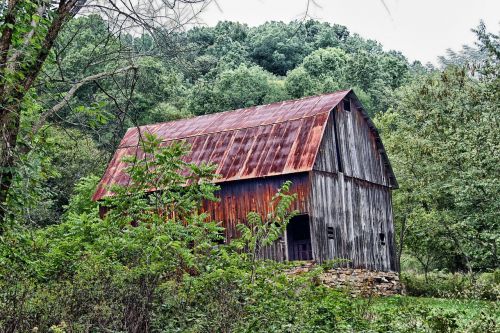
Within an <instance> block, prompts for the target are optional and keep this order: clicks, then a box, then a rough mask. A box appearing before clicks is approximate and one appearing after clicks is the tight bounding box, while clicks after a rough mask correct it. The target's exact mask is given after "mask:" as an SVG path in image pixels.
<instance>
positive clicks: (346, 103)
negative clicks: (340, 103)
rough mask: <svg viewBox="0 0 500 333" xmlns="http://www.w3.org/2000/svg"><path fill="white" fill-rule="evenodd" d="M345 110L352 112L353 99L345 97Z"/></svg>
mask: <svg viewBox="0 0 500 333" xmlns="http://www.w3.org/2000/svg"><path fill="white" fill-rule="evenodd" d="M344 111H347V112H351V101H350V100H348V99H344Z"/></svg>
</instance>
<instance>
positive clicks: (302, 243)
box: [286, 215, 313, 261]
mask: <svg viewBox="0 0 500 333" xmlns="http://www.w3.org/2000/svg"><path fill="white" fill-rule="evenodd" d="M286 239H287V245H288V260H290V261H292V260H312V259H313V257H312V247H311V231H310V229H309V215H298V216H295V217H294V218H292V220H291V221H290V223H289V224H288V226H287V228H286Z"/></svg>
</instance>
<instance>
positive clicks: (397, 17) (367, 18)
mask: <svg viewBox="0 0 500 333" xmlns="http://www.w3.org/2000/svg"><path fill="white" fill-rule="evenodd" d="M217 3H218V5H219V7H220V9H219V8H218V7H217V6H216V5H214V4H212V5H211V7H209V8H208V10H207V11H206V12H205V13H204V14H203V15H202V20H203V22H205V23H206V24H207V25H209V26H213V25H215V24H216V23H217V22H218V21H222V20H230V21H238V22H242V23H247V24H248V25H250V26H256V25H259V24H262V23H264V22H266V21H271V20H274V21H284V22H289V21H291V20H293V19H300V18H302V17H303V15H304V13H305V11H306V4H307V0H217ZM315 3H316V4H317V6H315V5H314V4H311V6H310V8H309V16H311V17H312V18H315V19H318V20H320V21H327V22H330V23H338V24H342V25H345V26H347V28H348V29H349V30H350V31H351V32H356V33H358V34H360V35H361V36H362V37H364V38H369V39H375V40H377V41H379V42H381V43H382V45H383V46H384V48H385V49H386V50H389V49H394V50H399V51H402V52H403V54H405V55H406V56H407V57H408V58H409V60H410V61H412V60H420V61H422V62H423V63H424V64H425V63H426V62H432V63H436V62H437V57H438V56H439V55H443V54H445V51H446V49H447V48H452V49H454V50H458V49H460V47H461V46H462V45H463V44H472V43H473V42H474V41H475V39H474V34H473V33H472V32H471V31H470V29H471V28H473V27H476V26H477V25H478V24H479V20H480V19H483V20H484V21H485V23H486V26H487V28H488V30H489V31H493V32H498V31H499V23H500V0H385V4H386V5H387V7H388V9H389V11H390V13H391V15H389V13H388V12H387V10H386V9H385V8H384V4H383V2H382V0H343V1H340V0H315Z"/></svg>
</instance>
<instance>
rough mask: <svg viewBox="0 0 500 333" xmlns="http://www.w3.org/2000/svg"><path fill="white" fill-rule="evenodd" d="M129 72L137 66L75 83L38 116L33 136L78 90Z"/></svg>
mask: <svg viewBox="0 0 500 333" xmlns="http://www.w3.org/2000/svg"><path fill="white" fill-rule="evenodd" d="M129 70H134V71H135V70H137V66H135V65H131V66H127V67H123V68H120V69H116V70H114V71H110V72H102V73H99V74H94V75H91V76H87V77H86V78H84V79H82V80H80V81H79V82H77V83H75V84H74V85H73V86H72V87H71V89H70V90H69V91H68V92H67V93H66V95H65V96H64V98H63V99H62V100H61V101H60V102H59V103H57V104H56V105H54V106H53V107H52V108H51V109H50V110H48V111H47V112H45V113H43V114H42V115H41V116H40V119H39V120H38V122H37V123H36V124H35V125H34V126H33V130H32V132H33V134H36V133H37V132H38V131H39V130H40V128H41V127H42V126H43V124H45V122H46V121H47V119H48V118H49V117H50V116H52V115H54V114H55V113H57V112H59V111H60V110H61V109H62V108H63V107H64V106H66V104H68V103H69V101H70V100H71V98H72V97H73V96H74V95H75V93H76V92H77V91H78V89H80V88H81V87H82V86H83V85H84V84H86V83H88V82H92V81H96V80H99V79H102V78H105V77H109V76H113V75H116V74H119V73H123V72H127V71H129Z"/></svg>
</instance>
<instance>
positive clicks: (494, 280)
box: [402, 269, 500, 301]
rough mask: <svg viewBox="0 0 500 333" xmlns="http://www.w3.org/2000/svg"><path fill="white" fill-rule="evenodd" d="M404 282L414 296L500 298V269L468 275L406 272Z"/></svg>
mask: <svg viewBox="0 0 500 333" xmlns="http://www.w3.org/2000/svg"><path fill="white" fill-rule="evenodd" d="M402 282H403V283H404V285H405V289H406V292H407V293H408V295H412V296H425V297H445V298H470V299H487V300H492V301H497V300H499V299H500V271H499V270H498V269H497V270H495V271H494V272H492V273H481V274H478V275H473V276H468V275H463V274H459V273H444V272H431V273H428V274H427V275H423V274H418V273H415V272H405V273H403V275H402Z"/></svg>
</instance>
